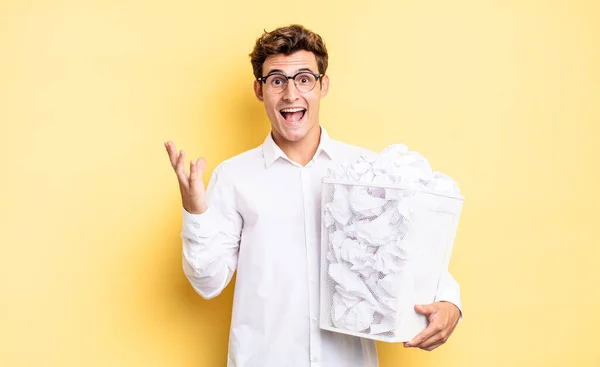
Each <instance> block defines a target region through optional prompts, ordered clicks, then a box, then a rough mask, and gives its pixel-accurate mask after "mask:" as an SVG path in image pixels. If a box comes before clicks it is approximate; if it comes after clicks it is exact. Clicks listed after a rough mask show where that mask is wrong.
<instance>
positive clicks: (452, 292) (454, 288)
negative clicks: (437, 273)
mask: <svg viewBox="0 0 600 367" xmlns="http://www.w3.org/2000/svg"><path fill="white" fill-rule="evenodd" d="M435 301H436V302H440V301H446V302H450V303H452V304H454V305H455V306H456V307H458V310H459V311H460V319H462V316H463V310H462V305H461V303H460V286H459V285H458V282H457V281H456V280H455V279H454V277H453V276H452V275H451V274H450V273H449V272H448V271H445V272H444V273H443V274H442V277H441V279H440V282H439V285H438V290H437V294H436V295H435Z"/></svg>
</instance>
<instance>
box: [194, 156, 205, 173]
mask: <svg viewBox="0 0 600 367" xmlns="http://www.w3.org/2000/svg"><path fill="white" fill-rule="evenodd" d="M196 168H197V169H198V173H199V174H200V175H202V174H203V173H204V170H205V169H206V159H204V158H198V161H196Z"/></svg>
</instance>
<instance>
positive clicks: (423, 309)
mask: <svg viewBox="0 0 600 367" xmlns="http://www.w3.org/2000/svg"><path fill="white" fill-rule="evenodd" d="M415 311H416V312H417V313H420V314H421V315H426V316H429V315H431V314H432V313H434V312H435V308H434V307H433V306H431V305H415Z"/></svg>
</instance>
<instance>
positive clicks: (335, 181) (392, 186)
mask: <svg viewBox="0 0 600 367" xmlns="http://www.w3.org/2000/svg"><path fill="white" fill-rule="evenodd" d="M322 183H331V184H340V185H352V186H366V187H377V188H384V189H400V190H407V191H414V192H420V193H423V194H431V195H436V196H442V197H445V198H449V199H455V200H460V201H464V200H465V197H464V195H448V194H440V193H436V192H435V191H433V190H423V189H414V188H410V187H406V186H404V185H398V184H387V185H386V184H374V183H366V182H359V181H351V180H340V179H335V178H327V177H324V178H323V181H322Z"/></svg>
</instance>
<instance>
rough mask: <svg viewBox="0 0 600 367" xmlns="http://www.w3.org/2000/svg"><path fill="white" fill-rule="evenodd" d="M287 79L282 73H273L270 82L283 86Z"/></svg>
mask: <svg viewBox="0 0 600 367" xmlns="http://www.w3.org/2000/svg"><path fill="white" fill-rule="evenodd" d="M285 82H286V79H285V78H284V77H282V76H281V75H272V76H270V77H269V84H270V85H271V86H273V87H281V86H283V85H284V84H285Z"/></svg>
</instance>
